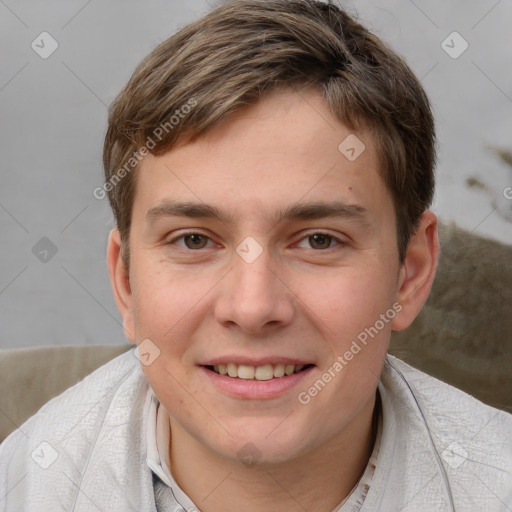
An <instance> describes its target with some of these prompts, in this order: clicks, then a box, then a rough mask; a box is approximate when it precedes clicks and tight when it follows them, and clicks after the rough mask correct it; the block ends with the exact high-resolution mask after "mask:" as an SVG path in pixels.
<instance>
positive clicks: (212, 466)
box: [170, 394, 378, 512]
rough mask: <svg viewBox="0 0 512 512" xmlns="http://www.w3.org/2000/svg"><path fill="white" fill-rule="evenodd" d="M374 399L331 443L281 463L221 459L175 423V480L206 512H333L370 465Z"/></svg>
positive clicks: (172, 456) (172, 453)
mask: <svg viewBox="0 0 512 512" xmlns="http://www.w3.org/2000/svg"><path fill="white" fill-rule="evenodd" d="M375 396H376V395H375V394H374V395H373V396H372V398H371V400H369V401H368V402H367V404H365V406H364V407H363V409H362V410H361V411H360V413H358V415H357V417H356V418H354V420H353V421H351V422H350V423H349V424H348V425H347V426H346V427H345V428H344V429H343V430H342V431H341V432H339V433H337V434H336V435H335V436H334V437H333V438H332V439H330V440H329V441H328V442H327V443H325V444H324V445H322V446H319V447H317V448H315V449H314V450H312V451H308V452H307V453H304V454H302V455H300V456H298V457H296V458H294V459H293V460H287V461H285V462H282V463H279V464H270V463H265V462H258V463H256V464H255V465H253V466H245V465H244V464H242V463H241V462H240V461H238V460H233V459H228V458H224V457H221V456H219V454H217V453H214V452H212V451H211V450H209V449H207V448H206V447H205V446H204V445H203V444H201V443H199V442H198V441H197V440H196V439H195V438H193V437H192V436H190V435H189V434H188V432H186V431H185V430H183V429H182V428H181V426H180V425H179V424H178V423H176V422H174V421H173V419H171V432H172V442H171V443H170V463H171V468H172V474H173V477H174V479H175V480H176V482H177V483H178V485H179V486H180V487H181V488H182V489H183V491H184V492H185V493H187V495H188V496H189V497H190V498H191V499H192V501H193V502H194V503H195V504H196V505H197V506H198V507H199V508H200V510H201V511H202V512H221V511H222V512H225V511H226V510H244V511H246V512H256V511H261V510H266V511H268V512H274V511H276V512H277V511H282V510H283V509H284V510H287V511H290V512H304V511H305V510H307V511H309V512H330V511H332V510H333V509H334V508H335V507H336V506H337V505H339V504H340V502H341V501H343V499H344V498H345V497H346V496H347V495H348V494H349V493H350V491H351V490H352V489H353V487H354V486H355V485H356V483H357V482H358V480H359V478H360V477H361V475H362V474H363V472H364V469H365V468H366V466H367V464H368V460H369V458H370V455H371V453H372V450H373V446H374V443H375V421H374V419H375V418H374V411H375V412H376V413H378V408H377V407H375V404H376V401H375ZM377 404H378V401H377Z"/></svg>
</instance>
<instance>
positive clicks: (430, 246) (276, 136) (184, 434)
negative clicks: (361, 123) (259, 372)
mask: <svg viewBox="0 0 512 512" xmlns="http://www.w3.org/2000/svg"><path fill="white" fill-rule="evenodd" d="M350 133H352V132H351V131H350V130H349V129H348V128H347V127H346V126H344V125H343V124H342V123H340V122H339V121H337V120H336V119H335V118H334V117H333V116H332V114H331V113H330V112H329V110H328V108H327V106H326V105H325V103H324V101H323V100H322V98H321V96H320V95H319V93H318V92H317V91H315V90H309V91H307V92H303V93H301V94H300V95H298V94H297V93H295V92H291V91H290V92H288V91H286V92H283V91H281V92H276V93H274V94H272V95H271V96H267V97H265V98H263V99H262V100H260V102H259V103H257V104H256V105H254V106H252V107H249V108H248V109H246V110H243V111H241V112H239V113H237V114H236V115H232V116H231V117H230V118H227V119H226V120H224V122H223V123H222V124H220V125H218V126H216V127H215V128H213V129H212V130H210V131H209V132H208V133H207V134H206V135H204V136H202V137H201V138H199V139H197V140H195V141H193V142H184V143H182V144H180V145H179V146H177V147H175V148H173V149H172V150H171V151H169V152H168V153H166V154H164V155H162V156H160V157H154V156H152V155H148V156H147V157H146V158H145V159H144V160H143V161H142V162H141V166H140V169H139V170H138V174H137V190H136V194H135V200H134V204H133V211H132V227H131V232H130V253H131V261H130V268H129V270H127V269H126V267H125V265H124V263H123V260H122V258H121V254H120V236H119V232H118V231H117V230H113V231H112V232H111V234H110V238H109V244H108V264H109V271H110V276H111V282H112V286H113V290H114V295H115V299H116V302H117V305H118V308H119V310H120V312H121V315H122V317H123V321H124V329H125V334H126V336H127V338H128V339H129V340H131V341H132V342H134V343H137V344H140V343H141V342H142V341H143V340H145V339H149V340H151V343H153V344H154V345H156V346H157V347H158V349H159V350H160V355H159V357H157V358H156V359H155V360H154V361H153V362H152V364H150V365H148V366H146V365H141V367H142V370H143V371H144V374H145V375H146V377H147V379H148V381H149V383H150V385H151V387H152V389H153V391H154V392H155V394H156V396H157V397H158V399H159V400H160V402H161V404H162V405H163V406H165V408H166V409H167V411H168V412H169V415H170V425H171V433H172V434H171V443H170V446H169V454H170V461H171V467H172V472H173V476H174V478H175V479H176V481H177V482H178V484H179V485H180V486H181V487H182V489H183V490H184V491H185V492H186V493H187V494H188V495H189V496H190V497H191V499H192V500H193V501H194V502H195V504H196V505H197V506H198V507H199V508H200V509H201V510H202V511H204V512H216V511H221V510H222V511H224V512H225V511H231V510H233V511H234V510H241V509H243V510H246V511H249V512H250V511H261V510H267V511H274V510H275V511H277V510H279V511H282V510H283V509H285V510H290V511H296V510H297V511H299V510H301V511H302V510H308V511H318V512H320V511H325V512H327V511H330V510H332V509H333V508H334V507H335V506H336V505H337V504H339V503H340V501H341V500H342V499H343V498H345V497H346V496H347V494H348V493H349V492H350V491H351V489H352V488H353V486H354V485H355V484H356V483H357V481H358V479H359V478H360V476H361V474H362V472H363V471H364V468H365V467H366V464H367V462H368V458H369V456H370V454H371V450H372V436H371V420H372V414H373V409H374V405H375V398H376V386H377V383H378V378H379V375H380V373H381V370H382V365H383V362H384V358H385V355H386V351H387V349H388V346H389V340H390V336H391V331H392V329H396V330H402V329H405V328H406V327H407V326H408V325H409V324H410V323H411V322H412V321H413V319H414V318H415V317H416V315H417V314H418V312H419V310H420V309H421V307H422V305H423V304H424V302H425V300H426V299H427V297H428V294H429V292H430V289H431V286H432V282H433V279H434V275H435V271H436V267H437V260H438V253H439V243H438V238H437V219H436V217H435V215H434V214H433V213H432V212H430V211H427V212H425V213H424V214H423V216H422V218H421V223H420V226H419V229H418V230H417V232H416V234H415V235H414V236H413V237H412V239H411V241H410V244H409V247H408V252H407V256H406V260H405V263H404V265H402V266H401V265H400V264H399V260H398V248H397V245H396V222H395V213H394V208H393V204H392V199H391V195H390V193H389V191H388V190H387V188H386V187H385V185H384V182H383V180H382V178H381V177H380V175H379V173H378V169H379V162H378V159H377V154H376V151H375V147H374V143H373V141H372V140H371V138H370V136H369V135H368V134H367V133H365V132H361V133H358V134H357V136H358V137H359V138H360V139H361V140H362V141H363V142H364V144H365V146H366V149H365V151H363V153H362V154H361V155H360V156H359V157H358V158H357V159H356V160H355V161H349V160H348V159H347V158H346V157H345V156H344V155H343V154H342V153H341V152H340V151H339V150H338V146H339V144H340V143H341V142H342V141H343V140H344V139H345V138H346V137H347V136H348V135H349V134H350ZM164 200H167V201H169V200H181V201H194V202H200V203H206V204H209V205H213V206H215V207H217V208H219V209H220V210H222V211H223V212H226V213H229V214H232V219H229V220H228V219H226V220H225V222H223V221H220V220H217V219H211V218H188V217H181V216H164V217H159V218H158V219H157V220H155V221H154V222H153V223H148V222H147V221H146V215H147V212H148V211H149V210H151V209H152V208H154V207H155V206H157V205H159V204H161V202H162V201H164ZM335 200H336V201H343V202H345V203H347V204H352V205H359V206H361V207H363V208H365V209H366V210H367V216H366V218H365V219H366V221H365V222H363V221H360V220H358V219H354V218H330V217H329V218H321V219H306V220H301V219H298V220H297V219H295V220H289V221H288V220H283V221H281V222H277V221H276V220H275V219H271V218H268V216H269V214H274V213H276V212H277V211H278V210H279V209H284V208H286V207H287V206H289V205H290V204H293V203H309V202H330V201H335ZM185 230H192V231H193V232H197V233H198V234H201V235H204V236H205V237H207V238H200V237H199V238H197V237H196V238H195V239H194V240H191V239H190V238H188V239H184V238H178V239H177V240H175V241H174V242H173V241H172V239H174V238H176V237H179V236H181V235H183V234H184V233H185ZM315 233H323V234H325V235H329V236H331V237H333V238H332V239H330V238H327V239H323V241H321V242H318V241H315V239H312V238H311V237H312V235H314V234H315ZM248 236H251V237H253V238H254V239H255V240H256V241H257V242H258V244H259V245H260V247H261V248H262V253H261V255H260V256H259V257H258V258H256V259H255V260H254V261H253V262H252V263H247V262H246V261H244V259H242V258H241V257H240V256H239V255H238V254H237V252H236V248H237V246H238V245H239V244H240V243H241V242H242V240H244V239H245V238H246V237H248ZM196 246H199V248H196ZM325 246H327V247H328V248H327V249H325V248H323V247H325ZM394 303H399V304H400V305H401V310H400V312H399V313H398V314H397V315H396V316H395V317H394V319H393V320H392V321H389V322H388V323H386V324H385V326H384V328H383V329H382V330H380V331H379V334H378V335H377V336H375V337H374V338H373V339H371V341H370V342H369V343H368V344H367V346H365V347H364V348H363V349H362V350H361V351H360V352H359V353H358V354H357V355H355V356H354V357H353V359H352V360H351V361H350V362H348V364H347V365H346V366H345V367H344V368H343V370H342V371H340V372H338V373H337V374H336V377H335V378H333V379H332V380H331V382H329V384H328V385H327V386H325V388H323V389H322V391H321V392H319V393H318V394H317V395H316V396H315V397H313V398H312V399H311V401H310V402H309V403H308V404H307V405H303V404H301V403H300V402H299V401H298V399H297V395H298V393H299V392H301V391H307V390H308V388H309V387H310V386H311V385H312V384H313V383H314V382H315V381H316V380H317V379H319V378H321V376H322V374H323V373H324V372H326V371H327V369H328V368H329V367H331V366H332V364H333V363H334V361H335V360H336V358H337V357H338V356H339V355H342V354H344V353H345V352H346V351H347V350H348V349H349V347H350V345H351V343H352V341H353V340H354V339H356V337H357V335H358V334H359V333H360V332H362V331H364V329H365V328H367V327H370V326H373V325H374V324H375V322H376V321H377V320H378V319H379V316H380V315H381V314H384V313H385V312H386V311H387V310H389V309H390V308H392V305H393V304H394ZM225 354H230V355H232V354H240V355H243V356H247V357H266V356H268V357H270V356H278V355H281V356H288V357H296V358H299V359H304V360H307V361H310V362H311V363H313V364H315V365H316V366H315V368H313V370H312V371H310V373H309V375H308V376H307V378H306V379H305V381H304V382H301V383H300V385H299V386H298V387H297V388H296V389H293V390H290V391H287V392H285V393H284V394H283V395H281V396H279V397H277V398H273V399H267V400H242V399H238V398H233V397H231V396H228V395H226V394H225V393H223V392H221V391H219V390H218V389H217V388H216V387H215V386H212V385H211V383H210V382H209V380H208V379H207V378H206V377H205V375H204V371H203V370H202V369H201V368H200V367H199V366H198V365H200V364H201V363H204V362H205V361H207V360H208V359H211V358H213V357H217V356H219V355H225ZM247 443H252V445H254V447H256V448H257V451H258V457H259V460H258V461H257V463H256V464H254V465H251V466H247V465H245V464H244V463H243V462H242V461H241V459H240V456H239V455H238V453H239V451H240V450H241V449H242V448H243V447H244V446H246V448H245V449H246V450H247ZM251 449H252V448H251Z"/></svg>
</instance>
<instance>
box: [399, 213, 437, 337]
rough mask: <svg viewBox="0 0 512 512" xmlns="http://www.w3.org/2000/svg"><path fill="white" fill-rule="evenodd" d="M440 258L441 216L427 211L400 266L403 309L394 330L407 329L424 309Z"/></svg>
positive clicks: (400, 294)
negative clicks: (438, 229) (439, 224)
mask: <svg viewBox="0 0 512 512" xmlns="http://www.w3.org/2000/svg"><path fill="white" fill-rule="evenodd" d="M438 259H439V239H438V235H437V218H436V216H435V215H434V213H433V212H431V211H426V212H424V213H423V215H422V217H421V220H420V224H419V227H418V229H417V231H416V233H414V234H413V235H412V236H411V239H410V241H409V245H408V247H407V254H406V257H405V261H404V264H403V266H402V268H401V269H400V276H399V281H398V293H397V301H398V302H399V303H400V304H401V305H402V310H401V311H400V314H399V315H397V316H396V317H395V318H394V320H393V322H392V328H393V330H395V331H401V330H403V329H406V328H407V327H409V325H410V324H411V323H412V322H413V320H414V319H415V318H416V316H417V315H418V313H419V312H420V310H421V308H422V307H423V305H424V304H425V301H426V300H427V298H428V296H429V294H430V290H431V289H432V284H433V282H434V278H435V275H436V271H437V264H438Z"/></svg>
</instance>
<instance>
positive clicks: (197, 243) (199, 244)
mask: <svg viewBox="0 0 512 512" xmlns="http://www.w3.org/2000/svg"><path fill="white" fill-rule="evenodd" d="M178 240H183V244H184V245H183V244H179V243H177V242H178ZM209 240H210V239H209V238H208V237H207V236H206V235H203V234H202V233H197V232H195V231H190V232H189V233H184V234H182V235H180V236H177V237H175V238H172V239H171V240H169V241H168V242H167V245H173V244H176V245H178V247H181V248H183V249H192V250H194V249H204V248H205V246H206V244H207V243H208V241H209Z"/></svg>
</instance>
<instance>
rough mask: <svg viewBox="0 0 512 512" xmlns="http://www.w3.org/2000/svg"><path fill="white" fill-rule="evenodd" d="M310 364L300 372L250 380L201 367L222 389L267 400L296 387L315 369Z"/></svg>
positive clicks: (239, 396)
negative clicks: (268, 378) (220, 373)
mask: <svg viewBox="0 0 512 512" xmlns="http://www.w3.org/2000/svg"><path fill="white" fill-rule="evenodd" d="M314 368H315V367H314V366H310V367H309V368H306V369H305V370H302V371H301V372H299V373H293V374H292V375H287V376H285V377H274V378H273V379H270V380H248V379H239V378H233V377H228V376H226V375H219V374H218V373H215V372H213V371H211V370H208V369H207V368H205V367H204V366H201V367H200V369H201V370H202V371H203V372H204V373H205V375H206V376H207V378H208V379H210V381H211V382H212V383H213V384H214V385H215V386H216V387H217V388H218V389H220V390H221V391H223V392H224V393H227V394H228V395H231V396H233V397H236V398H244V399H252V400H265V399H270V398H276V397H278V396H280V395H282V394H284V393H286V392H287V391H289V390H291V389H293V388H294V387H296V386H297V385H298V384H299V383H300V382H302V381H303V380H304V379H305V378H306V377H307V376H308V375H309V373H310V372H311V371H312V370H313V369H314Z"/></svg>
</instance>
